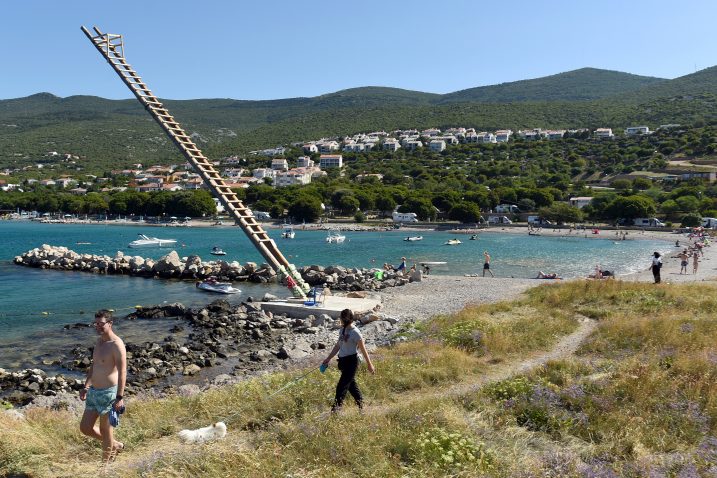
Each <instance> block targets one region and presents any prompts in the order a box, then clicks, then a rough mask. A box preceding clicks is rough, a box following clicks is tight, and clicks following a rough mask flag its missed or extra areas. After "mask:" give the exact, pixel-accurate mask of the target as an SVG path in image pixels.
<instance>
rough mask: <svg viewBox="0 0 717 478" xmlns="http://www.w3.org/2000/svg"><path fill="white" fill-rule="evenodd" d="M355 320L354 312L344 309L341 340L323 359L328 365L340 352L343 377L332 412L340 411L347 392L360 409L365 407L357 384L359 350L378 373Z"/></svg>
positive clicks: (370, 368) (370, 366)
mask: <svg viewBox="0 0 717 478" xmlns="http://www.w3.org/2000/svg"><path fill="white" fill-rule="evenodd" d="M353 322H354V314H353V312H351V310H350V309H344V310H342V311H341V325H342V327H341V334H340V335H339V340H338V341H337V342H336V345H334V348H333V349H331V352H330V353H329V356H328V357H326V360H324V361H323V365H324V366H328V365H329V362H330V361H331V359H332V358H333V356H334V355H336V354H337V353H338V354H339V364H338V367H339V370H341V378H339V383H338V384H337V385H336V398H335V399H334V405H333V406H332V407H331V411H332V412H335V411H338V410H339V409H340V408H341V405H343V403H344V398H346V393H347V392H348V393H350V394H351V396H352V397H354V400H356V405H358V407H359V409H361V408H363V397H362V396H361V390H359V388H358V385H357V384H356V371H357V370H358V366H359V358H358V351H359V350H360V351H361V355H363V357H364V359H365V360H366V365H367V366H368V371H369V372H371V373H376V370H375V369H374V368H373V363H371V358H370V357H369V356H368V352H367V351H366V345H365V344H364V341H363V336H361V332H359V331H358V329H357V328H356V326H355V325H354V323H353Z"/></svg>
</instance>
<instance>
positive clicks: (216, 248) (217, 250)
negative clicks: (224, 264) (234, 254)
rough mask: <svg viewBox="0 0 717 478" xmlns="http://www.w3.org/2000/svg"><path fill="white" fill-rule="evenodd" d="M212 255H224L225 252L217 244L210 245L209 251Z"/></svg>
mask: <svg viewBox="0 0 717 478" xmlns="http://www.w3.org/2000/svg"><path fill="white" fill-rule="evenodd" d="M209 253H210V254H211V255H213V256H226V255H227V253H226V252H224V251H223V250H222V248H221V247H219V246H214V247H212V250H211V251H210V252H209Z"/></svg>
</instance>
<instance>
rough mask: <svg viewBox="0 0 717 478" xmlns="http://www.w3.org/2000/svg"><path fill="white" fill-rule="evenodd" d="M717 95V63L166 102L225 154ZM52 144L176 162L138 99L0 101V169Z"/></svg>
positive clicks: (543, 120) (656, 111)
mask: <svg viewBox="0 0 717 478" xmlns="http://www.w3.org/2000/svg"><path fill="white" fill-rule="evenodd" d="M158 93H161V92H158ZM608 93H614V94H613V95H612V96H606V95H607V94H608ZM716 98H717V68H709V69H707V70H703V71H700V72H697V73H695V74H692V75H687V76H684V77H680V78H677V79H674V80H660V79H657V78H649V77H640V76H636V75H629V74H626V73H618V72H612V71H605V70H596V69H592V68H585V69H582V70H576V71H574V72H568V73H562V74H559V75H553V76H549V77H545V78H538V79H535V80H525V81H520V82H514V83H507V84H502V85H495V86H490V87H481V88H475V89H471V90H464V91H461V92H456V93H451V94H447V95H435V94H430V93H421V92H415V91H408V90H401V89H396V88H382V87H366V88H354V89H350V90H344V91H339V92H336V93H332V94H327V95H322V96H318V97H314V98H291V99H283V100H271V101H239V100H232V99H204V100H187V101H173V100H167V101H165V103H166V105H167V107H168V109H169V110H170V111H171V112H172V114H173V115H174V116H175V117H176V118H177V119H178V120H179V121H180V122H181V123H182V125H183V126H184V128H185V129H186V130H187V131H188V132H189V133H190V134H193V135H194V139H195V141H196V142H197V143H198V145H199V146H200V147H201V148H202V149H203V150H204V152H205V153H206V154H207V155H208V156H209V157H211V158H220V157H223V156H227V155H231V154H243V153H246V152H248V151H250V150H253V149H259V148H265V147H272V146H276V145H278V144H286V143H289V142H293V141H304V140H311V139H318V138H320V137H322V136H328V135H346V134H352V133H356V132H362V131H371V130H381V129H383V130H391V129H395V128H426V127H440V128H445V127H450V126H466V127H475V128H477V129H480V130H495V129H499V128H510V129H513V130H517V129H520V128H534V127H542V128H584V127H587V128H597V127H612V128H615V129H616V130H621V129H622V128H624V127H625V126H628V125H630V124H637V123H645V124H648V125H649V126H652V127H655V126H658V125H659V124H664V123H682V124H696V125H701V124H710V123H712V122H714V121H716V120H717V118H716V116H715V115H716V113H715V111H717V99H716ZM497 101H501V102H497ZM49 151H57V152H59V153H71V154H74V155H77V156H79V157H80V158H81V160H80V161H81V164H82V167H83V168H84V170H85V171H88V172H99V171H104V170H106V169H107V168H108V167H110V166H111V167H119V166H127V165H129V164H132V163H135V162H152V163H167V162H176V161H180V160H181V158H180V155H179V153H178V152H177V151H176V150H175V148H174V147H173V146H172V145H171V144H170V142H169V141H168V140H167V139H166V137H165V135H164V133H163V132H162V131H161V130H160V128H159V127H158V126H157V125H156V124H155V123H154V122H153V121H152V119H151V118H150V117H149V115H148V114H147V113H146V112H145V111H144V110H143V108H142V107H141V105H140V104H139V103H138V102H137V101H136V100H134V99H132V100H129V99H128V100H106V99H103V98H97V97H90V96H74V97H69V98H58V97H56V96H54V95H51V94H49V93H40V94H37V95H32V96H29V97H26V98H18V99H12V100H3V101H0V168H18V167H23V166H26V165H29V164H35V163H37V162H42V161H43V160H44V159H46V155H47V153H48V152H49Z"/></svg>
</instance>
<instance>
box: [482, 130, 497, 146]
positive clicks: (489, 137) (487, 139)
mask: <svg viewBox="0 0 717 478" xmlns="http://www.w3.org/2000/svg"><path fill="white" fill-rule="evenodd" d="M478 142H479V143H497V142H498V140H496V138H495V135H494V134H493V133H487V132H485V131H482V132H480V133H478Z"/></svg>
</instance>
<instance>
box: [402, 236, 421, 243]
mask: <svg viewBox="0 0 717 478" xmlns="http://www.w3.org/2000/svg"><path fill="white" fill-rule="evenodd" d="M422 240H423V236H408V237H407V238H405V239H404V241H408V242H415V241H422Z"/></svg>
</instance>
